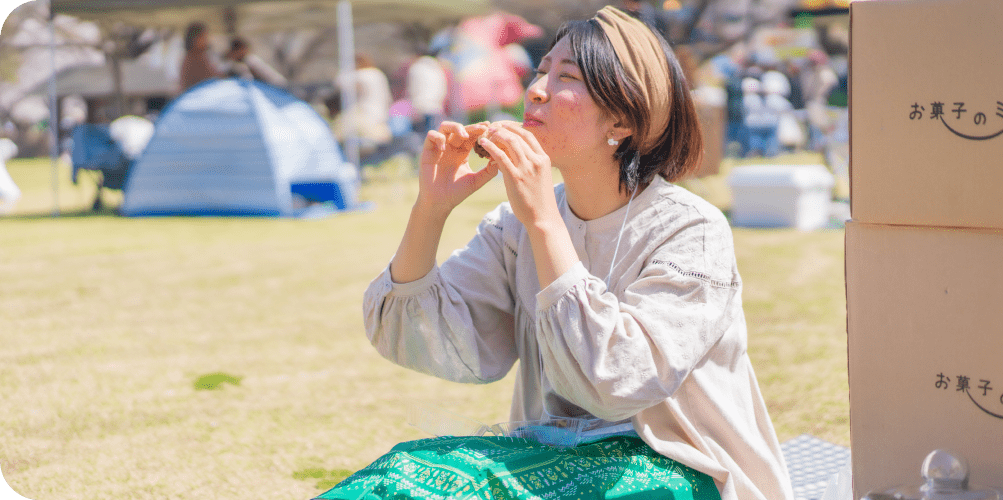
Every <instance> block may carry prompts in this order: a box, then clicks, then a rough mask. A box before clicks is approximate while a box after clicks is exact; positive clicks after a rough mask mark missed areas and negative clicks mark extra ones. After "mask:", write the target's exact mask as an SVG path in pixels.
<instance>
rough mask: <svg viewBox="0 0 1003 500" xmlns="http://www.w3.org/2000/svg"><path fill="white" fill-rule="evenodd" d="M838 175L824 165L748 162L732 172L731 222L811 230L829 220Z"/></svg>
mask: <svg viewBox="0 0 1003 500" xmlns="http://www.w3.org/2000/svg"><path fill="white" fill-rule="evenodd" d="M834 184H835V179H834V178H833V176H832V174H830V173H829V170H827V169H826V168H825V167H823V166H822V165H747V166H742V167H735V168H733V169H732V170H731V173H730V174H729V175H728V186H729V187H730V188H731V194H732V204H731V223H732V224H733V225H736V226H744V227H793V228H797V229H799V230H801V231H811V230H814V229H819V228H822V227H824V226H825V225H826V224H828V223H829V214H830V212H831V209H832V187H833V185H834Z"/></svg>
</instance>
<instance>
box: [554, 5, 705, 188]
mask: <svg viewBox="0 0 1003 500" xmlns="http://www.w3.org/2000/svg"><path fill="white" fill-rule="evenodd" d="M652 33H653V34H654V35H655V37H656V38H657V39H658V41H659V43H660V44H661V45H662V50H663V51H664V52H665V58H666V61H667V62H668V66H669V79H670V80H671V83H670V87H671V89H670V92H671V95H670V96H669V106H670V107H669V123H668V126H666V128H665V130H663V131H661V133H660V134H659V136H658V137H659V139H658V141H657V142H656V143H655V146H654V147H652V148H651V149H650V150H649V151H638V146H639V145H640V143H641V142H643V141H642V140H641V138H644V137H647V136H648V133H649V130H650V128H651V110H649V109H648V108H647V105H646V103H645V100H644V96H643V94H642V93H641V89H640V86H639V85H640V83H639V82H636V81H634V80H633V79H632V78H630V77H629V76H628V75H627V72H626V71H625V70H624V69H623V65H622V64H621V63H620V59H619V58H618V57H617V55H616V51H615V49H614V48H613V44H612V43H610V41H609V38H607V37H606V33H605V31H603V29H602V26H600V25H599V22H598V21H597V20H596V19H588V20H584V21H569V22H566V23H564V24H563V25H562V26H561V27H560V28H559V29H558V31H557V35H556V36H555V37H554V41H553V42H552V43H551V46H550V48H551V49H552V48H553V47H554V45H556V44H557V42H558V41H559V40H561V39H562V38H564V37H569V38H568V41H569V42H570V45H571V51H572V54H573V55H574V57H575V61H576V62H577V64H578V67H579V68H580V69H581V71H582V77H583V79H584V81H585V86H586V88H587V89H588V91H589V95H591V96H592V100H594V101H595V102H596V104H597V105H599V107H600V109H602V110H603V112H605V113H607V114H608V115H609V116H614V117H616V118H617V119H619V120H622V121H623V122H625V123H624V125H626V126H628V127H630V128H631V130H632V132H633V133H632V135H631V136H630V137H628V138H626V139H625V140H623V141H621V143H620V146H619V147H618V148H617V150H616V152H615V153H614V154H613V158H614V159H616V160H617V162H618V163H619V165H620V189H625V190H626V191H627V192H631V191H633V190H634V188H635V187H637V186H638V185H642V186H646V185H648V184H650V183H651V181H652V180H653V179H654V178H655V175H656V174H657V175H661V176H662V177H664V178H665V179H666V180H668V181H669V182H673V181H676V180H679V179H680V178H683V177H685V176H686V175H687V174H690V173H692V172H693V171H694V170H695V169H696V168H697V167H698V166H699V164H700V159H701V156H702V155H703V135H702V133H701V131H700V122H699V121H698V118H697V111H696V106H695V105H694V103H693V97H692V96H691V95H690V90H689V85H688V84H687V82H686V77H685V76H684V75H683V71H682V69H681V68H680V66H679V61H678V60H676V56H675V53H673V51H672V48H671V47H669V43H668V42H666V41H665V39H664V38H663V37H662V36H661V35H660V34H658V32H656V31H652Z"/></svg>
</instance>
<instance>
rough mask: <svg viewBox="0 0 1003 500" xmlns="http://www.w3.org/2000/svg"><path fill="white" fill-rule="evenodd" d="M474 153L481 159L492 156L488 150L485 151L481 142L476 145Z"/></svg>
mask: <svg viewBox="0 0 1003 500" xmlns="http://www.w3.org/2000/svg"><path fill="white" fill-rule="evenodd" d="M474 152H475V153H477V156H480V157H481V158H490V157H491V154H490V153H488V150H486V149H484V146H481V143H479V142H475V143H474Z"/></svg>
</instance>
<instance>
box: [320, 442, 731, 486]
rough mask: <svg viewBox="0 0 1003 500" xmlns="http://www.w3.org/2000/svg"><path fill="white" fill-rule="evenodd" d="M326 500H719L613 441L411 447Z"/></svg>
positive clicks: (686, 473)
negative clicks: (565, 444)
mask: <svg viewBox="0 0 1003 500" xmlns="http://www.w3.org/2000/svg"><path fill="white" fill-rule="evenodd" d="M317 498H318V499H326V500H335V499H339V500H376V499H394V500H403V499H410V498H421V499H443V500H444V499H478V500H481V499H483V500H495V499H520V500H522V499H534V500H535V499H546V500H551V499H555V500H556V499H582V500H592V499H614V498H615V499H625V500H626V499H634V500H639V499H643V498H659V499H685V500H720V498H721V497H720V494H719V493H718V491H717V487H716V486H715V485H714V480H713V479H711V477H710V476H707V475H706V474H703V473H700V472H697V471H695V470H693V469H690V468H689V467H686V466H684V465H682V464H680V463H678V462H676V461H675V460H672V459H670V458H667V457H663V456H661V455H659V454H658V453H656V452H655V451H654V450H652V449H651V448H650V447H649V446H648V445H647V444H645V443H644V441H642V440H641V439H639V438H637V437H634V436H615V437H608V438H605V439H601V440H598V441H594V442H590V443H586V444H582V445H579V446H576V447H571V448H556V447H553V446H548V445H545V444H541V443H539V442H536V441H534V440H530V439H522V438H509V437H469V436H468V437H438V438H430V439H421V440H418V441H408V442H405V443H400V444H398V445H397V446H394V448H393V449H392V450H391V451H390V452H389V453H387V454H386V455H383V456H382V457H380V458H379V459H377V460H376V461H375V462H373V463H372V464H370V465H368V466H367V467H365V468H363V469H362V470H360V471H358V472H356V473H355V474H353V475H351V476H349V477H348V478H347V479H345V480H344V481H342V482H341V483H340V484H338V485H337V486H335V487H334V488H332V489H330V490H328V491H327V492H325V493H324V494H322V495H320V496H319V497H317Z"/></svg>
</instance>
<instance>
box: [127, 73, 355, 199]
mask: <svg viewBox="0 0 1003 500" xmlns="http://www.w3.org/2000/svg"><path fill="white" fill-rule="evenodd" d="M358 184H359V179H358V171H357V169H356V168H355V166H354V165H352V164H350V163H346V162H345V161H344V159H343V157H342V155H341V151H340V150H339V149H338V146H337V144H336V143H335V141H334V138H333V137H332V135H331V131H330V129H329V128H328V124H327V122H325V121H324V119H322V118H321V117H320V115H318V114H317V113H316V112H315V111H314V110H313V108H311V107H310V106H309V105H308V104H307V103H305V102H303V101H302V100H300V99H297V98H296V97H294V96H292V95H291V94H289V93H287V92H285V91H284V90H280V89H278V88H275V87H272V86H270V85H267V84H264V83H261V82H257V81H253V80H244V79H237V78H228V79H220V80H209V81H206V82H203V83H201V84H199V85H196V86H195V87H192V88H191V89H189V90H188V91H187V92H185V93H184V94H182V95H180V96H178V98H177V99H176V100H175V101H174V102H172V103H171V104H170V106H168V107H167V109H165V110H164V112H163V114H161V116H160V118H159V119H158V120H157V123H156V129H155V131H154V133H153V137H152V138H151V139H150V142H149V144H148V145H147V146H146V149H145V150H144V151H143V154H142V155H141V156H140V157H139V158H138V159H137V160H136V162H135V163H134V164H133V165H132V168H131V170H130V172H129V176H128V179H127V180H126V184H125V190H124V194H125V197H124V200H123V202H122V207H121V213H122V214H123V215H128V216H144V215H249V216H294V215H297V212H298V209H299V208H302V207H303V206H304V205H305V203H303V201H306V202H331V203H332V204H333V205H335V206H336V207H337V208H338V209H340V210H345V209H352V208H354V207H355V206H356V205H357V200H356V194H357V192H358Z"/></svg>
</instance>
